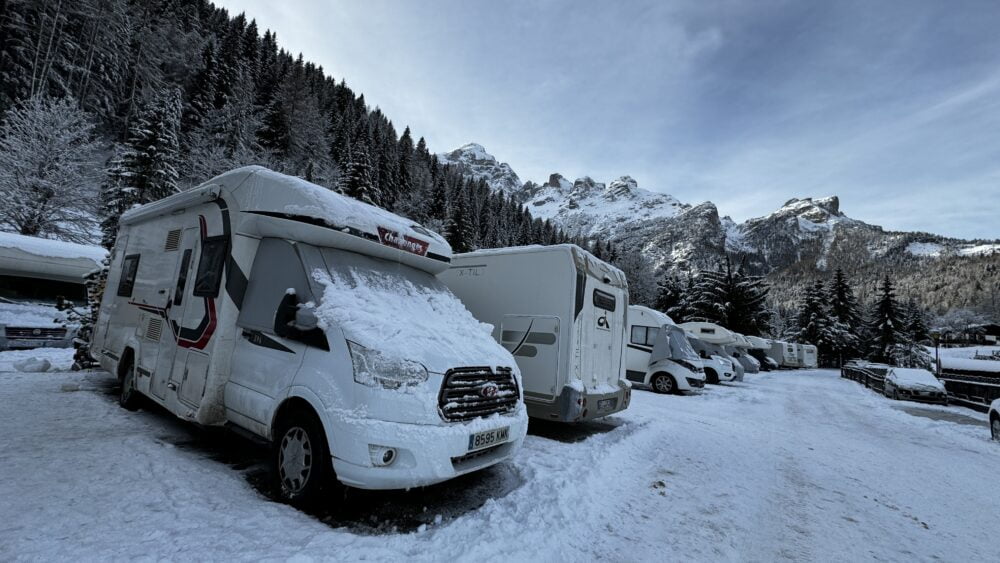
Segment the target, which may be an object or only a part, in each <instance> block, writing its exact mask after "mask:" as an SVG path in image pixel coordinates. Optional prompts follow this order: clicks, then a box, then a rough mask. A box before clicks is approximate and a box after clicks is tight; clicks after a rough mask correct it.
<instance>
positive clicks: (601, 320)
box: [597, 313, 611, 330]
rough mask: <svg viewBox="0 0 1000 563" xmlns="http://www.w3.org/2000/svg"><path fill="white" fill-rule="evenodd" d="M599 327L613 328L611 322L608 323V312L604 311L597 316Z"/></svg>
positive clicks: (603, 328) (604, 328) (602, 328)
mask: <svg viewBox="0 0 1000 563" xmlns="http://www.w3.org/2000/svg"><path fill="white" fill-rule="evenodd" d="M597 328H599V329H601V330H611V324H610V323H608V314H607V313H604V314H603V315H601V316H600V317H597Z"/></svg>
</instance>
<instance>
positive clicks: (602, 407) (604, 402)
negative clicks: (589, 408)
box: [597, 397, 618, 412]
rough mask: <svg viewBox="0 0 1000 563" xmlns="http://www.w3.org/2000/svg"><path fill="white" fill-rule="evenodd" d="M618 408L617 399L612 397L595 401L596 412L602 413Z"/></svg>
mask: <svg viewBox="0 0 1000 563" xmlns="http://www.w3.org/2000/svg"><path fill="white" fill-rule="evenodd" d="M616 406H618V397H612V398H610V399H601V400H600V401H597V411H598V412H604V411H609V410H611V409H613V408H615V407H616Z"/></svg>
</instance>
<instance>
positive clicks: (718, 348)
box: [678, 322, 737, 383]
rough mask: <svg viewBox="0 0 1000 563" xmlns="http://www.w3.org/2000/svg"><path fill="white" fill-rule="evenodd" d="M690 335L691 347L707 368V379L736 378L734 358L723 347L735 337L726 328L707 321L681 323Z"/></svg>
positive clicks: (726, 379)
mask: <svg viewBox="0 0 1000 563" xmlns="http://www.w3.org/2000/svg"><path fill="white" fill-rule="evenodd" d="M678 326H680V327H681V328H682V329H684V331H685V332H686V333H687V335H688V342H690V343H691V347H692V348H694V350H695V351H696V352H697V353H698V355H699V356H701V359H702V364H703V365H704V368H705V381H707V382H708V383H720V382H724V381H733V380H735V379H736V374H737V370H736V366H735V365H734V361H735V360H734V359H733V358H731V357H730V356H729V354H727V353H726V351H725V350H724V349H723V348H722V346H723V345H725V344H729V343H731V342H733V341H735V339H734V338H733V336H732V333H731V332H730V331H728V330H726V329H725V328H723V327H721V326H719V325H717V324H714V323H706V322H687V323H682V324H680V325H678Z"/></svg>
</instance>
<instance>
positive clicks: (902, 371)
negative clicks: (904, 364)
mask: <svg viewBox="0 0 1000 563" xmlns="http://www.w3.org/2000/svg"><path fill="white" fill-rule="evenodd" d="M886 377H887V378H889V379H891V380H892V381H893V382H895V383H896V385H898V386H900V387H902V388H904V389H934V390H937V391H944V383H941V382H940V381H938V378H936V377H934V374H933V373H931V372H929V371H927V370H925V369H915V368H892V369H891V370H889V374H888V375H887V376H886Z"/></svg>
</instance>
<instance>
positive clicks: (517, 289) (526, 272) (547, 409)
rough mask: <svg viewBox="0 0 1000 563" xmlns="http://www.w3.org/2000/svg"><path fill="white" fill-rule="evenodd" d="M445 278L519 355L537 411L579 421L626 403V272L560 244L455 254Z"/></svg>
mask: <svg viewBox="0 0 1000 563" xmlns="http://www.w3.org/2000/svg"><path fill="white" fill-rule="evenodd" d="M440 277H441V278H442V279H443V280H444V281H445V283H447V284H448V287H449V288H451V290H452V291H453V292H455V295H457V296H458V297H459V298H460V299H461V300H462V302H463V303H465V306H466V307H468V308H469V310H470V311H472V314H473V315H475V317H476V318H477V319H479V320H481V321H483V322H487V323H490V324H492V325H493V336H494V338H496V340H497V342H500V343H502V344H503V345H504V347H506V348H507V349H508V350H510V351H511V352H512V353H513V354H514V358H515V359H516V360H517V363H518V365H519V366H520V367H521V374H522V377H523V379H524V402H525V404H526V405H527V407H528V415H529V416H532V417H537V418H542V419H546V420H557V421H562V422H575V421H580V420H588V419H593V418H598V417H602V416H606V415H609V414H612V413H615V412H618V411H620V410H623V409H625V408H626V407H628V404H629V400H630V398H631V385H630V384H629V383H628V381H627V380H625V379H624V371H625V370H624V367H625V365H624V360H625V358H624V352H623V348H624V335H625V316H626V310H627V308H628V284H627V282H626V281H625V274H623V273H622V272H621V270H619V269H618V268H615V267H614V266H611V265H610V264H607V263H605V262H603V261H601V260H599V259H598V258H596V257H594V255H592V254H590V253H589V252H587V251H586V250H583V249H582V248H580V247H578V246H576V245H572V244H559V245H553V246H521V247H514V248H500V249H493V250H480V251H476V252H469V253H466V254H456V255H455V256H454V257H453V258H452V264H451V268H449V269H448V270H447V271H445V272H443V273H442V274H441V275H440Z"/></svg>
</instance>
